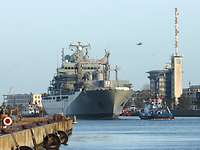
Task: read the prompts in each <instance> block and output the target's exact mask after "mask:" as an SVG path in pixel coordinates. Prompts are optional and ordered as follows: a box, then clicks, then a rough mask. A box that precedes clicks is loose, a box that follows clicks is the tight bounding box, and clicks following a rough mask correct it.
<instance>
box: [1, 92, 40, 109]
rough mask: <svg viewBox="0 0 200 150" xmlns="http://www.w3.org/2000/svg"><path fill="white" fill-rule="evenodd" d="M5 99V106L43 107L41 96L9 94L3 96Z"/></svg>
mask: <svg viewBox="0 0 200 150" xmlns="http://www.w3.org/2000/svg"><path fill="white" fill-rule="evenodd" d="M3 98H4V102H5V104H6V105H9V106H11V107H15V106H28V105H29V104H35V105H37V106H39V107H42V96H41V94H33V93H30V94H8V95H3Z"/></svg>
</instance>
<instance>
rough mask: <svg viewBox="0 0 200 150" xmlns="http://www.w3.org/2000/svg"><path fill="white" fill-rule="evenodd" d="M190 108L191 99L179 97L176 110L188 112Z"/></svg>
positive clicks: (183, 96) (184, 96)
mask: <svg viewBox="0 0 200 150" xmlns="http://www.w3.org/2000/svg"><path fill="white" fill-rule="evenodd" d="M191 106H192V97H189V96H186V95H181V97H180V98H179V104H178V109H179V110H183V111H184V110H190V109H191Z"/></svg>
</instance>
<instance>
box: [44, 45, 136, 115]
mask: <svg viewBox="0 0 200 150" xmlns="http://www.w3.org/2000/svg"><path fill="white" fill-rule="evenodd" d="M90 49H91V48H90V44H88V43H83V42H75V43H71V44H70V45H69V52H70V51H71V53H72V54H71V55H65V54H64V50H65V49H63V50H62V65H61V67H60V68H57V73H56V75H55V76H54V77H53V80H52V81H51V82H50V86H49V88H48V94H47V95H44V96H43V105H44V107H45V109H46V112H47V113H48V114H50V115H53V114H58V113H63V114H64V115H69V116H70V115H71V116H73V115H75V116H77V117H78V118H88V119H90V118H91V119H100V118H102V119H103V118H108V119H109V118H110V119H111V118H116V117H118V116H119V114H120V113H121V111H122V109H123V107H124V105H125V103H126V102H127V100H128V99H129V98H130V96H131V94H132V88H131V86H132V85H131V83H130V82H129V81H126V80H118V77H117V74H118V68H117V67H116V68H114V69H112V70H111V69H110V68H111V67H110V64H109V56H110V53H109V52H108V51H107V50H105V55H104V56H103V57H102V58H101V59H91V58H89V55H88V50H90ZM111 71H115V80H110V73H111Z"/></svg>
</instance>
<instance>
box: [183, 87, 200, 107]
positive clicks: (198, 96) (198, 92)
mask: <svg viewBox="0 0 200 150" xmlns="http://www.w3.org/2000/svg"><path fill="white" fill-rule="evenodd" d="M183 95H184V97H185V100H191V102H192V103H191V106H190V110H200V85H191V86H190V87H189V88H185V89H184V90H183Z"/></svg>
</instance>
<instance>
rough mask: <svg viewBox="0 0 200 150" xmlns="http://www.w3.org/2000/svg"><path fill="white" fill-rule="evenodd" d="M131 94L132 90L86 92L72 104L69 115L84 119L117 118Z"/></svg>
mask: <svg viewBox="0 0 200 150" xmlns="http://www.w3.org/2000/svg"><path fill="white" fill-rule="evenodd" d="M131 94H132V90H116V89H102V90H85V91H82V93H81V94H80V95H79V96H78V97H77V98H76V100H74V101H73V102H72V103H71V105H70V107H69V108H68V109H69V110H68V113H67V115H76V116H77V117H78V118H84V119H101V118H102V119H112V118H117V117H118V116H119V115H120V113H121V111H122V109H123V107H124V105H125V103H126V102H127V100H128V99H129V98H130V96H131Z"/></svg>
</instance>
